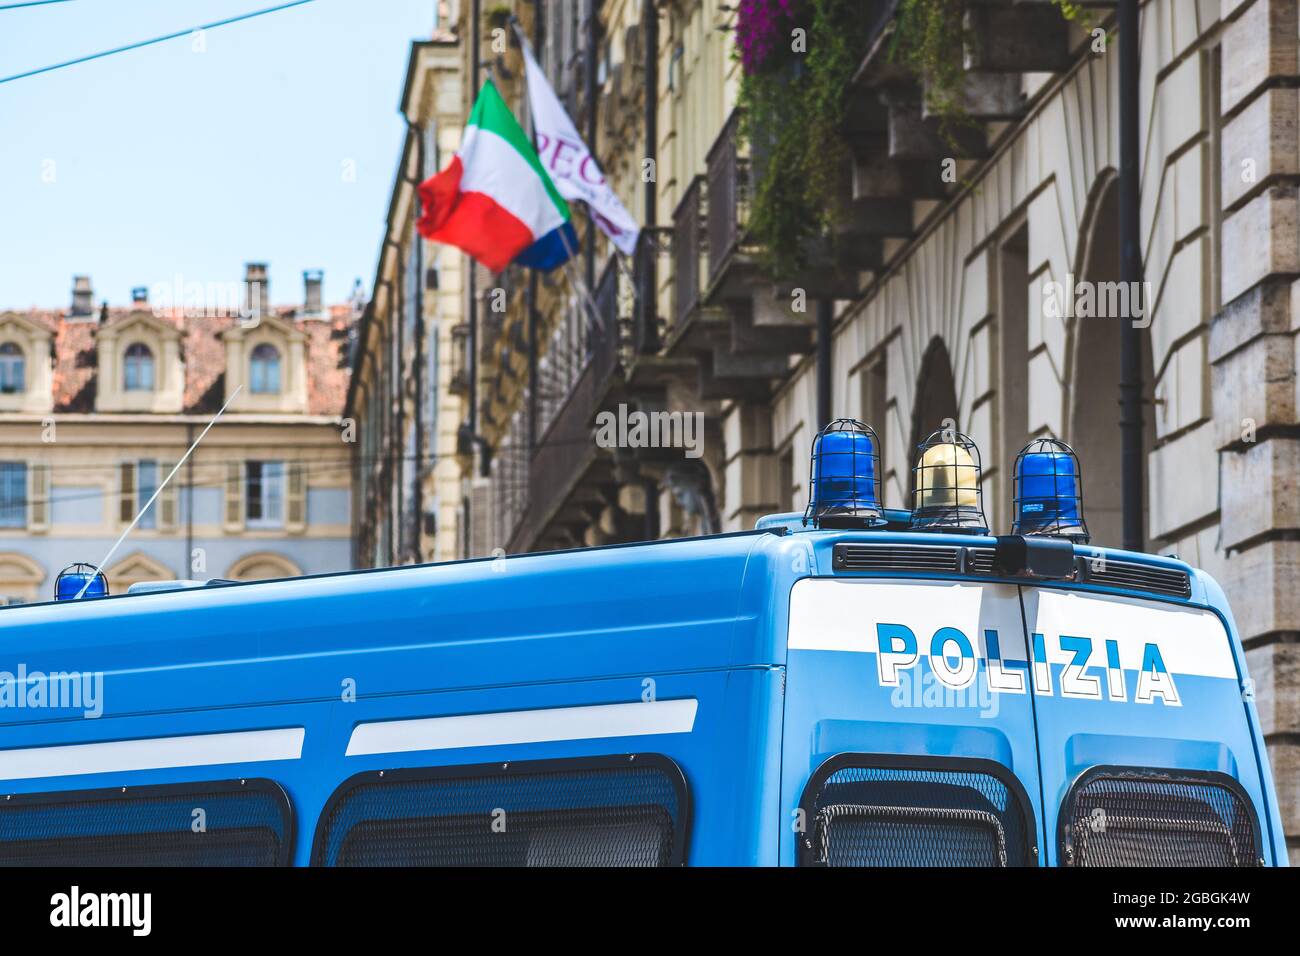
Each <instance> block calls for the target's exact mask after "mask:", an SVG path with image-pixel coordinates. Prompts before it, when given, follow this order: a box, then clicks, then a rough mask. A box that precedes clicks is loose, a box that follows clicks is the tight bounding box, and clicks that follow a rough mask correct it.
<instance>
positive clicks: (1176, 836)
mask: <svg viewBox="0 0 1300 956" xmlns="http://www.w3.org/2000/svg"><path fill="white" fill-rule="evenodd" d="M1061 821H1062V825H1063V828H1064V831H1065V832H1064V834H1063V843H1064V852H1063V854H1062V855H1063V857H1064V860H1065V862H1066V864H1068V865H1071V866H1196V867H1247V866H1255V865H1257V864H1258V861H1259V855H1260V854H1259V836H1258V832H1257V828H1256V823H1255V815H1254V813H1253V811H1252V810H1251V807H1250V801H1249V798H1248V797H1247V796H1246V795H1245V793H1243V792H1242V791H1241V789H1240V787H1239V786H1238V785H1237V784H1236V782H1235V781H1233V780H1232V778H1230V777H1227V776H1224V775H1223V774H1204V775H1194V774H1183V773H1174V772H1164V771H1156V770H1123V769H1099V770H1096V771H1091V772H1089V773H1088V774H1087V775H1086V776H1085V777H1083V778H1081V779H1080V780H1079V781H1078V782H1077V783H1076V784H1075V785H1074V787H1073V788H1072V789H1071V791H1070V794H1069V796H1068V797H1066V802H1065V806H1064V808H1063V812H1062V814H1061Z"/></svg>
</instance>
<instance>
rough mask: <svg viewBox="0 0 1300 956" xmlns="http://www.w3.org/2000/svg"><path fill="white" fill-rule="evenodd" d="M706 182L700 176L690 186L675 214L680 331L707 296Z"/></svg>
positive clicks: (676, 309) (675, 304) (675, 305)
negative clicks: (701, 298)
mask: <svg viewBox="0 0 1300 956" xmlns="http://www.w3.org/2000/svg"><path fill="white" fill-rule="evenodd" d="M704 190H705V179H704V177H703V176H696V177H695V178H694V179H692V180H691V182H690V184H689V185H688V186H687V187H686V192H685V193H683V194H682V199H681V202H679V203H678V204H677V209H676V210H674V212H673V239H672V242H673V264H674V269H673V311H672V328H673V329H680V328H682V327H683V326H684V325H685V324H686V320H687V319H688V318H689V317H690V315H691V313H692V312H693V311H695V309H696V308H698V307H699V304H700V296H701V295H702V293H703V289H702V277H703V276H704V275H705V274H706V270H707V268H708V265H707V262H706V260H705V238H706V231H705V230H706V223H707V215H706V212H705V208H704Z"/></svg>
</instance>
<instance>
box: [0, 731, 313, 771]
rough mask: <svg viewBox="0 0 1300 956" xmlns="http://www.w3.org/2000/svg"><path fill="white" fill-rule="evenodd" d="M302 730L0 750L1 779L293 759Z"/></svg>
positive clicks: (299, 749) (298, 754) (298, 750)
mask: <svg viewBox="0 0 1300 956" xmlns="http://www.w3.org/2000/svg"><path fill="white" fill-rule="evenodd" d="M305 736H306V730H305V729H304V728H302V727H286V728H283V729H280V730H241V731H237V732H234V733H228V734H194V735H192V736H188V737H146V738H144V739H141V740H114V741H110V742H106V743H97V744H65V745H61V746H57V747H25V748H22V749H19V750H0V780H30V779H32V778H34V777H69V776H73V775H75V774H83V773H116V772H119V771H123V770H164V769H168V768H172V767H206V766H209V765H211V764H222V763H259V762H261V761H264V760H297V759H299V758H300V757H302V742H303V738H304V737H305Z"/></svg>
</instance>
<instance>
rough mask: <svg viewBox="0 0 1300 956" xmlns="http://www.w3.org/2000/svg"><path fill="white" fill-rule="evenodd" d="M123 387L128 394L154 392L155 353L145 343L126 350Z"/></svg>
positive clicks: (136, 344)
mask: <svg viewBox="0 0 1300 956" xmlns="http://www.w3.org/2000/svg"><path fill="white" fill-rule="evenodd" d="M124 372H125V374H124V375H123V376H122V384H123V387H124V388H125V389H126V390H127V391H128V392H152V391H153V352H151V351H150V350H149V346H147V345H145V344H144V343H143V342H136V343H135V344H134V345H131V346H128V347H127V350H126V362H125V369H124Z"/></svg>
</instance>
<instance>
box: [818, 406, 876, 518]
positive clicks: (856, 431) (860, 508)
mask: <svg viewBox="0 0 1300 956" xmlns="http://www.w3.org/2000/svg"><path fill="white" fill-rule="evenodd" d="M878 448H879V440H878V439H877V438H876V433H875V432H874V431H873V430H872V429H871V426H870V425H865V424H863V423H862V422H860V421H858V420H857V419H854V418H837V419H836V420H835V421H833V422H831V423H830V424H829V425H827V426H826V427H825V428H823V429H822V430H821V431H820V432H818V433H817V437H816V438H814V439H813V447H812V462H811V465H810V467H809V469H808V474H809V476H810V478H809V494H808V508H807V510H806V511H805V512H804V516H803V523H804V524H805V525H807V524H808V523H809V522H811V523H812V525H813V527H816V528H874V527H878V526H880V525H883V524H887V523H888V522H886V520H885V515H884V511H883V510H882V509H881V507H880V453H879V451H878V450H877V449H878Z"/></svg>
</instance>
